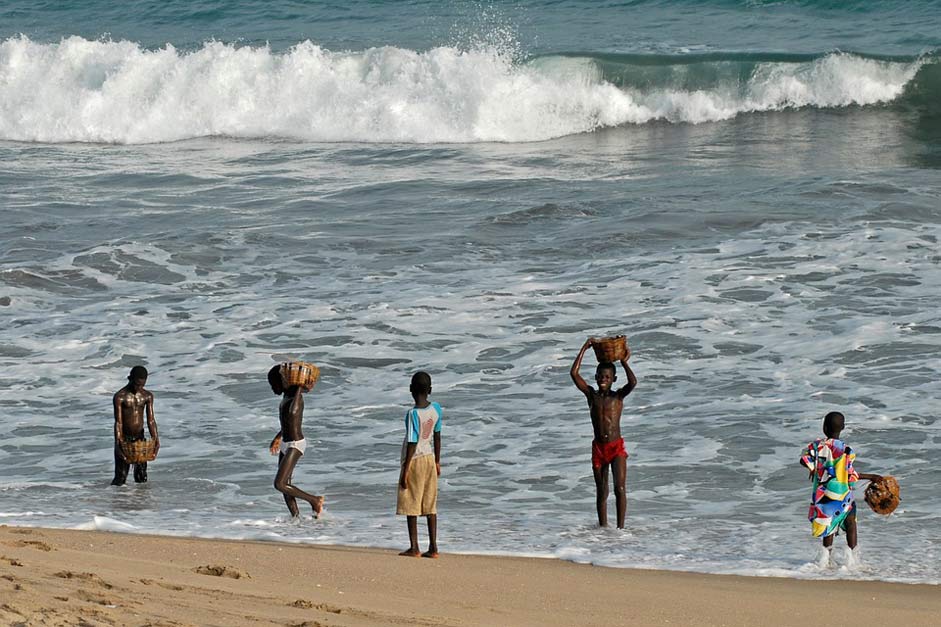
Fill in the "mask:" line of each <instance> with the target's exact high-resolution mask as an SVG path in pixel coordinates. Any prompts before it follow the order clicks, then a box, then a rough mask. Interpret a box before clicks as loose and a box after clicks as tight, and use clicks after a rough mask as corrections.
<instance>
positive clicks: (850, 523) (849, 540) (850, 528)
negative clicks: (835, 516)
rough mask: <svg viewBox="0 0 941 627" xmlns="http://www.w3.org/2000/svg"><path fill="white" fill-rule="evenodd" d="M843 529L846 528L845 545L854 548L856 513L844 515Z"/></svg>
mask: <svg viewBox="0 0 941 627" xmlns="http://www.w3.org/2000/svg"><path fill="white" fill-rule="evenodd" d="M844 524H845V529H846V546H848V547H849V548H851V549H855V548H856V540H857V538H856V513H855V512H854V513H852V514H850V515H849V516H847V517H846V522H845V523H844Z"/></svg>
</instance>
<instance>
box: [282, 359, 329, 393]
mask: <svg viewBox="0 0 941 627" xmlns="http://www.w3.org/2000/svg"><path fill="white" fill-rule="evenodd" d="M319 378H320V368H318V367H317V366H315V365H314V364H309V363H307V362H305V361H287V362H285V363H283V364H281V380H282V381H283V382H284V387H286V388H291V387H294V386H295V385H299V386H301V387H302V388H304V389H305V390H307V391H310V390H311V389H312V388H313V387H314V384H315V383H317V379H319Z"/></svg>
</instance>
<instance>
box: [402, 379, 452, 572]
mask: <svg viewBox="0 0 941 627" xmlns="http://www.w3.org/2000/svg"><path fill="white" fill-rule="evenodd" d="M409 391H410V392H411V393H412V398H413V399H415V406H414V407H413V408H412V409H410V410H408V413H407V414H405V441H404V442H402V469H401V472H400V473H399V490H398V502H397V504H396V508H395V513H396V514H399V515H403V516H406V517H407V518H406V520H407V522H408V540H409V548H408V549H406V550H405V551H402V552H401V553H399V555H405V556H407V557H419V555H420V556H421V557H431V558H436V557H438V476H439V475H441V405H439V404H438V403H434V402H431V401H429V400H428V396H429V395H430V394H431V376H430V375H429V374H428V373H427V372H416V373H415V374H414V375H413V376H412V383H411V385H410V386H409ZM419 516H426V517H427V518H428V550H427V551H425V552H424V553H422V552H421V549H419V548H418V517H419Z"/></svg>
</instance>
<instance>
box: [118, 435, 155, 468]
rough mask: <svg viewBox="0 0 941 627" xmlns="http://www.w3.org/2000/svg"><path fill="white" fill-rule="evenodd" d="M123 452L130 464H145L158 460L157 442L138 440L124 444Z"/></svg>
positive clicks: (122, 444)
mask: <svg viewBox="0 0 941 627" xmlns="http://www.w3.org/2000/svg"><path fill="white" fill-rule="evenodd" d="M121 452H122V453H124V458H125V459H126V460H127V463H129V464H143V463H145V462H152V461H154V459H156V458H157V442H156V440H136V441H134V442H122V443H121Z"/></svg>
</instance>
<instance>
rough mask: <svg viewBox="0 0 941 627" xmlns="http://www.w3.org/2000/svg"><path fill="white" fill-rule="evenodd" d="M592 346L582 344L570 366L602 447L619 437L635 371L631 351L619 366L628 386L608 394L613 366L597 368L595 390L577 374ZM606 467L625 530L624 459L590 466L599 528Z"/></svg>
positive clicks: (603, 520)
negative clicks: (596, 466)
mask: <svg viewBox="0 0 941 627" xmlns="http://www.w3.org/2000/svg"><path fill="white" fill-rule="evenodd" d="M594 342H595V338H591V337H590V338H588V339H587V340H585V344H584V345H582V348H581V350H580V351H578V357H576V358H575V363H573V364H572V370H571V373H570V374H571V375H572V381H574V382H575V387H577V388H578V389H579V390H580V391H581V392H582V394H584V395H585V398H586V399H587V400H588V407H589V409H590V410H591V426H592V429H593V430H594V433H595V440H596V441H597V442H600V443H602V444H607V443H608V442H614V441H616V440H617V439H619V438H620V437H621V411H622V410H623V409H624V398H625V397H626V396H627V395H628V394H630V393H631V392H632V391H633V390H634V388H635V387H637V377H636V376H634V371H633V370H631V367H630V366H629V365H628V364H627V360H628V359H630V356H631V351H630V349H628V350H627V354H626V355H625V356H624V359H622V360H621V365H622V366H623V367H624V372H626V373H627V384H626V385H624V386H622V387H621V388H619V389H618V390H617V391H613V390H611V386H612V385H613V384H614V382H615V381H617V374H616V373H615V370H614V365H613V364H608V366H609V367H605V366H606V365H605V364H598V368H597V370H596V371H595V382H596V383H597V384H598V389H597V390H595V389H594V388H593V387H591V386H590V385H588V383H586V382H585V380H584V379H583V378H582V376H581V374H579V369H580V368H581V365H582V358H583V357H584V356H585V351H587V350H588V348H589V347H590V346H591V345H592V344H593V343H594ZM608 466H610V467H611V472H612V474H613V475H614V498H615V503H616V505H617V517H618V529H623V528H624V518H625V516H626V515H627V488H626V487H625V485H626V482H627V458H626V457H618V458H615V460H614V461H613V462H611V463H610V464H603V465H602V466H601V468H595V467H594V466H592V472H593V473H594V476H595V488H596V491H597V498H596V504H597V508H598V524H599V525H600V526H602V527H607V526H608Z"/></svg>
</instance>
